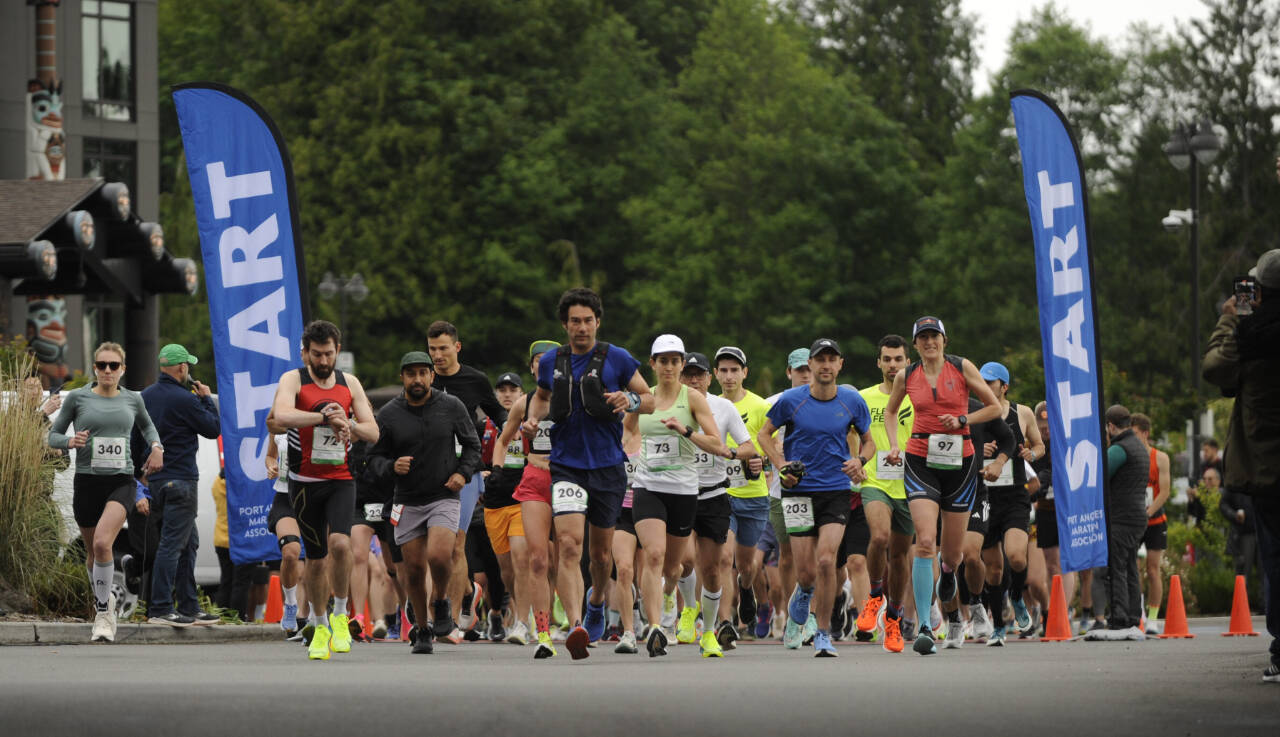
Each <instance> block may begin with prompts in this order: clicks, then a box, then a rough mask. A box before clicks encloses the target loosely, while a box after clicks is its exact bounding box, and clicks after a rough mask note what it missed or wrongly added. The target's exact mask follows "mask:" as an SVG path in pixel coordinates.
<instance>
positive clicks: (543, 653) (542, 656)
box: [533, 644, 556, 660]
mask: <svg viewBox="0 0 1280 737" xmlns="http://www.w3.org/2000/svg"><path fill="white" fill-rule="evenodd" d="M555 655H556V651H555V650H552V649H551V648H549V647H546V646H544V645H542V644H539V645H538V649H537V650H534V651H533V659H534V660H546V659H547V658H554V657H555Z"/></svg>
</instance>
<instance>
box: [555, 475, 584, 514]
mask: <svg viewBox="0 0 1280 737" xmlns="http://www.w3.org/2000/svg"><path fill="white" fill-rule="evenodd" d="M551 511H552V512H553V513H555V514H582V513H584V512H586V511H587V490H586V489H584V488H582V487H581V486H578V485H577V484H575V483H572V482H569V481H557V482H556V483H554V484H552V485H551Z"/></svg>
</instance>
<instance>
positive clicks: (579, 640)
mask: <svg viewBox="0 0 1280 737" xmlns="http://www.w3.org/2000/svg"><path fill="white" fill-rule="evenodd" d="M590 642H591V636H590V635H588V634H587V628H586V627H583V626H582V625H578V626H577V627H574V628H573V630H572V631H571V632H570V633H569V636H568V637H566V638H564V646H565V648H566V649H567V650H568V651H569V657H571V658H573V659H574V660H582V659H583V658H585V657H587V656H588V655H590V654H591V653H589V652H587V645H588V644H589V643H590Z"/></svg>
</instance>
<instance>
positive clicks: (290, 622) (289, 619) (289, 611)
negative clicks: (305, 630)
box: [280, 604, 298, 638]
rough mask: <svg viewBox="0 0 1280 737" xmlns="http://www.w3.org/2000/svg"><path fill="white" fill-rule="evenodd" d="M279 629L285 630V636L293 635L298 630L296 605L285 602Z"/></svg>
mask: <svg viewBox="0 0 1280 737" xmlns="http://www.w3.org/2000/svg"><path fill="white" fill-rule="evenodd" d="M280 629H282V630H284V631H285V637H286V638H287V637H293V635H294V633H295V632H297V631H298V605H297V604H285V605H284V614H283V615H281V617H280Z"/></svg>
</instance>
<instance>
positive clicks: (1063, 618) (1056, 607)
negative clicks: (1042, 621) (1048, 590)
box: [1040, 575, 1071, 642]
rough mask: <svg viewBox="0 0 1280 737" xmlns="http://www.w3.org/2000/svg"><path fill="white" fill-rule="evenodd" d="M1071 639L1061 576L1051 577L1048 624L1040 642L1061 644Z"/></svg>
mask: <svg viewBox="0 0 1280 737" xmlns="http://www.w3.org/2000/svg"><path fill="white" fill-rule="evenodd" d="M1070 639H1071V618H1070V617H1068V616H1067V597H1066V594H1065V593H1064V592H1063V588H1062V576H1059V575H1055V576H1054V577H1053V593H1052V594H1051V595H1050V596H1049V624H1048V625H1047V626H1046V627H1045V630H1044V637H1041V638H1040V641H1041V642H1062V641H1063V640H1070Z"/></svg>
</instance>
